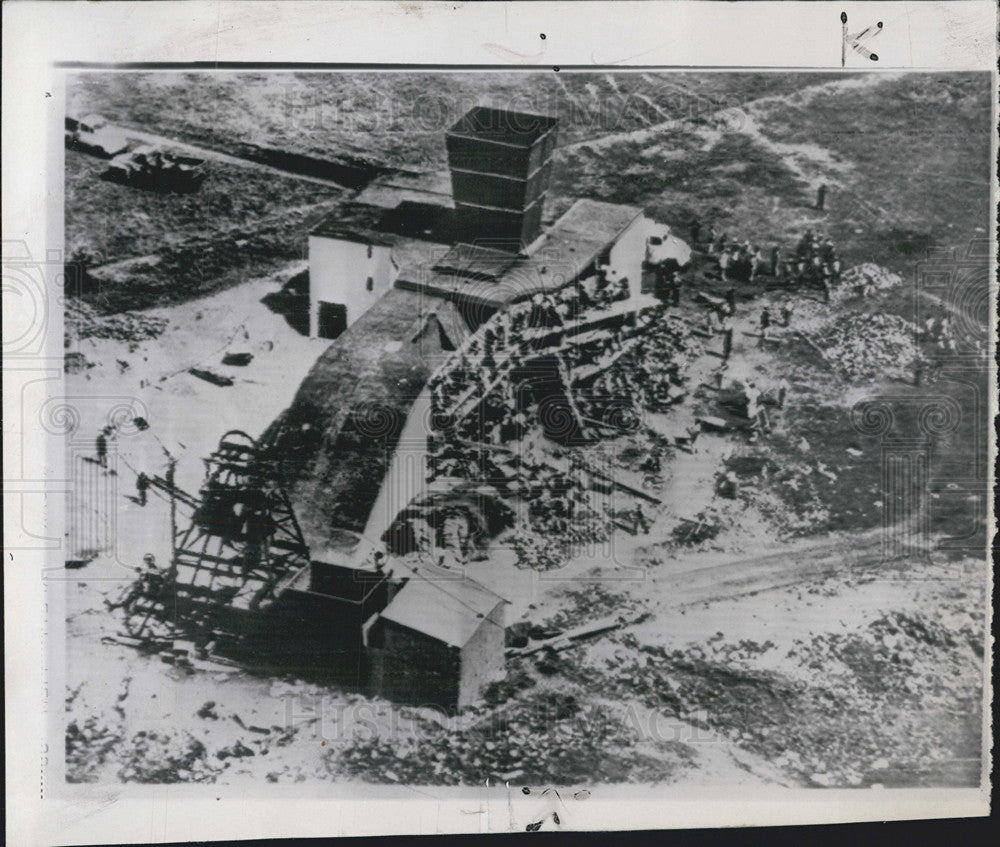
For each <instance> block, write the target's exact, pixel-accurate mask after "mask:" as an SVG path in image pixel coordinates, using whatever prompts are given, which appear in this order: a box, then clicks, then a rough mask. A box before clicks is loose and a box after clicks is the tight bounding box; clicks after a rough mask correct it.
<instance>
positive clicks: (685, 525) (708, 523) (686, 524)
mask: <svg viewBox="0 0 1000 847" xmlns="http://www.w3.org/2000/svg"><path fill="white" fill-rule="evenodd" d="M720 532H722V519H721V516H720V515H719V510H718V509H716V508H714V507H713V506H706V507H705V508H704V509H702V510H701V511H700V512H698V514H696V515H695V516H694V517H693V518H690V519H686V520H682V521H681V522H680V523H679V524H677V526H675V527H674V528H673V530H672V531H671V535H672V536H673V539H674V541H676V542H677V543H678V544H685V545H695V544H702V543H703V542H705V541H711V540H712V539H713V538H715V537H716V536H717V535H718V534H719V533H720Z"/></svg>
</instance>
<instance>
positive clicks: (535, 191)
mask: <svg viewBox="0 0 1000 847" xmlns="http://www.w3.org/2000/svg"><path fill="white" fill-rule="evenodd" d="M557 123H558V119H557V118H551V117H546V116H544V115H529V114H525V113H523V112H511V111H508V110H506V109H492V108H489V107H486V106H477V107H476V108H474V109H472V110H471V111H469V112H468V113H467V114H466V115H465V116H463V117H462V118H461V119H460V120H459V121H458V123H456V124H455V125H454V126H453V127H452V128H451V129H450V130H448V133H447V135H446V136H445V143H446V145H447V148H448V166H449V168H450V169H451V186H452V195H453V197H454V200H455V222H456V226H457V229H458V233H457V235H458V238H459V240H461V241H465V242H467V243H470V244H484V245H487V246H489V247H492V248H494V249H502V250H507V251H508V252H511V253H516V252H518V251H519V250H520V249H521V248H522V247H524V246H525V245H527V244H530V243H531V242H532V241H534V240H535V238H537V237H538V235H539V234H540V232H541V224H542V206H543V204H544V202H545V194H546V191H547V190H548V187H549V179H550V177H551V174H552V153H553V151H554V150H555V146H556V124H557Z"/></svg>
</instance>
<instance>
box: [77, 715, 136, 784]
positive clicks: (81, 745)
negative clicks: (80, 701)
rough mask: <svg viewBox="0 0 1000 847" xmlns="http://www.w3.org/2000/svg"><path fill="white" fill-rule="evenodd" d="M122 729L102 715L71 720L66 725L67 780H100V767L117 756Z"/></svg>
mask: <svg viewBox="0 0 1000 847" xmlns="http://www.w3.org/2000/svg"><path fill="white" fill-rule="evenodd" d="M120 732H121V731H120V728H119V727H118V726H117V725H116V723H115V722H114V721H106V720H104V719H102V717H101V716H99V715H90V716H89V717H87V718H86V719H84V720H77V719H74V720H71V721H70V722H69V724H67V726H66V781H67V782H97V781H98V779H99V770H100V768H101V766H102V765H104V764H105V763H106V762H107V761H108V759H109V758H112V757H113V756H114V755H115V748H116V747H117V746H118V744H119V743H120V742H121V740H122V737H121V734H120Z"/></svg>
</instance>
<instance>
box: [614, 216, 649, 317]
mask: <svg viewBox="0 0 1000 847" xmlns="http://www.w3.org/2000/svg"><path fill="white" fill-rule="evenodd" d="M653 226H654V225H653V222H652V221H651V220H649V218H647V217H646V216H645V215H639V217H637V218H636V219H635V220H634V221H632V223H631V224H629V226H628V228H627V229H626V230H625V231H624V232H623V233H622V234H621V237H620V238H619V239H618V240H617V241H616V242H615V243H614V244H613V245H612V247H611V255H610V258H609V260H608V266H609V268H613V269H614V270H616V271H617V272H618V276H622V277H625V278H626V279H627V280H628V285H629V290H630V291H631V294H632V296H633V297H635V296H637V295H638V294H640V293H641V291H642V263H643V260H644V259H645V258H646V239H647V238H648V237H649V235H650V234H651V231H652V228H653Z"/></svg>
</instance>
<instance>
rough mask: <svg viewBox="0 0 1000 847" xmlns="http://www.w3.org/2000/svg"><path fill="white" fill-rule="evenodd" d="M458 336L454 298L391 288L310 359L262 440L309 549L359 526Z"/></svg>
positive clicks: (461, 321) (460, 321)
mask: <svg viewBox="0 0 1000 847" xmlns="http://www.w3.org/2000/svg"><path fill="white" fill-rule="evenodd" d="M463 333H466V334H467V333H468V327H467V325H465V323H464V319H463V318H462V316H461V314H460V313H459V312H458V310H457V309H455V308H454V306H453V305H452V304H451V303H449V302H446V301H442V300H439V299H431V298H427V297H426V296H424V295H423V294H421V293H420V292H415V291H405V290H400V289H391V290H390V291H389V292H387V293H386V294H385V296H383V297H382V298H381V299H380V300H379V301H378V302H377V303H376V304H375V305H374V306H373V307H372V308H371V309H369V310H368V312H366V313H365V314H364V315H363V316H362V317H361V318H360V319H359V320H358V321H357V322H356V323H355V324H353V325H352V326H351V327H349V328H348V329H347V330H346V331H345V332H344V333H343V334H342V335H341V336H340V337H339V338H338V339H337V342H336V343H335V344H331V345H330V347H328V348H327V350H326V352H325V353H324V354H323V355H322V356H320V358H319V359H318V360H317V361H316V364H315V365H313V367H312V369H311V370H310V371H309V374H308V375H307V376H306V378H305V380H304V381H303V383H302V385H301V387H300V388H299V391H298V393H297V394H296V396H295V399H294V400H293V401H292V405H291V406H290V407H289V408H288V410H287V411H286V412H285V413H284V414H283V415H282V416H281V417H280V418H279V419H278V420H277V421H276V422H275V423H274V424H272V426H271V428H270V429H269V430H268V432H267V433H266V434H265V436H264V439H263V440H264V442H265V444H266V446H267V448H268V454H269V456H270V457H271V458H274V459H277V460H279V461H280V462H282V466H283V469H284V475H285V477H286V479H288V480H289V481H290V485H289V493H290V496H291V499H292V504H293V506H294V508H295V512H296V514H297V515H298V517H299V522H300V524H301V526H302V531H303V534H304V536H305V538H306V541H307V543H308V544H309V545H310V547H312V548H314V549H317V550H322V549H324V548H326V547H327V546H328V544H329V541H330V538H331V536H332V535H333V534H335V531H336V530H338V529H346V530H351V531H353V532H361V531H362V530H363V529H364V528H365V525H366V522H367V520H368V517H369V514H370V513H371V510H372V507H373V505H374V503H375V500H376V499H377V497H378V494H379V489H380V486H381V483H382V480H383V478H384V477H385V474H386V471H387V469H388V466H389V462H390V461H391V458H392V454H393V452H394V451H395V449H396V446H397V443H398V440H399V436H400V434H401V432H402V429H403V426H404V424H405V422H406V418H407V416H408V414H409V412H410V408H411V406H412V404H413V402H414V400H415V399H416V397H417V396H418V395H419V394H420V392H421V390H422V389H423V387H424V385H425V384H426V382H427V379H428V378H429V376H430V374H431V373H432V372H433V370H434V369H435V368H436V367H437V365H438V364H439V363H440V362H441V361H442V359H443V357H444V355H446V354H447V352H448V351H449V349H454V347H456V346H459V345H460V344H461V339H462V338H464V336H463V335H462V334H463Z"/></svg>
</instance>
